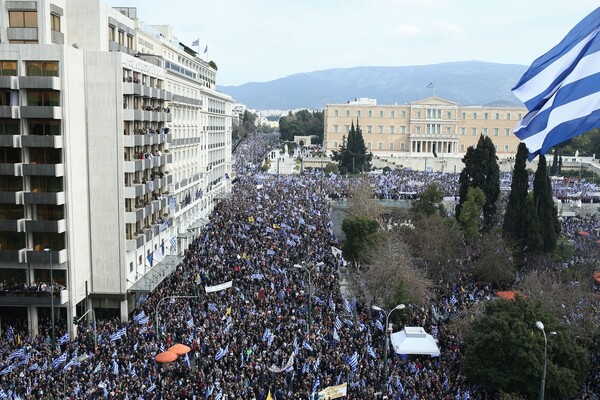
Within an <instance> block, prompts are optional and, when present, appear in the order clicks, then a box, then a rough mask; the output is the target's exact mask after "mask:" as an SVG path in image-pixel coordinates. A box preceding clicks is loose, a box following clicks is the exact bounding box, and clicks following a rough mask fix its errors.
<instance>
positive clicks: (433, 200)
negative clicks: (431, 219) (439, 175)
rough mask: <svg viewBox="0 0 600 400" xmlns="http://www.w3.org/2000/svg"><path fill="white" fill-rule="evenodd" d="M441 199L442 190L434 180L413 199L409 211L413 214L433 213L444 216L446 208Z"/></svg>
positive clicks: (442, 197) (442, 195)
mask: <svg viewBox="0 0 600 400" xmlns="http://www.w3.org/2000/svg"><path fill="white" fill-rule="evenodd" d="M443 200H444V192H443V191H442V190H441V189H440V188H439V186H438V185H437V184H436V183H435V182H434V183H432V184H430V185H429V186H427V187H426V188H425V190H423V191H422V192H421V194H420V195H419V198H418V199H417V200H415V201H413V203H412V206H411V211H412V212H413V213H414V214H415V216H421V215H427V216H429V215H432V214H435V213H438V214H440V216H445V215H446V209H445V208H444V204H443V203H442V201H443Z"/></svg>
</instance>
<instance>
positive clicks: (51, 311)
mask: <svg viewBox="0 0 600 400" xmlns="http://www.w3.org/2000/svg"><path fill="white" fill-rule="evenodd" d="M44 251H45V252H47V253H48V262H49V263H50V321H51V323H52V336H51V338H52V341H51V342H50V343H51V344H52V348H53V349H54V279H53V277H52V249H49V248H46V249H44Z"/></svg>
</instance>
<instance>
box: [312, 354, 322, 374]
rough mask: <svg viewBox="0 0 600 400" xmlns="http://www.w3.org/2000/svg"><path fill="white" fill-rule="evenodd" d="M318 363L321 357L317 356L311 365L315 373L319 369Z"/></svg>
mask: <svg viewBox="0 0 600 400" xmlns="http://www.w3.org/2000/svg"><path fill="white" fill-rule="evenodd" d="M319 364H321V357H319V358H317V361H315V365H313V370H314V371H315V373H316V372H317V370H318V369H319Z"/></svg>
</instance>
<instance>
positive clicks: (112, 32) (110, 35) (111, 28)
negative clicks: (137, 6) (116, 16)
mask: <svg viewBox="0 0 600 400" xmlns="http://www.w3.org/2000/svg"><path fill="white" fill-rule="evenodd" d="M108 40H110V41H111V42H114V41H115V27H114V26H110V25H109V26H108Z"/></svg>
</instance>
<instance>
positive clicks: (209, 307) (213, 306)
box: [208, 303, 219, 312]
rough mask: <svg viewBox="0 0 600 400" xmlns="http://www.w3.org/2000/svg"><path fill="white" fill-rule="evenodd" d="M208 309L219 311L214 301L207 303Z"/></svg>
mask: <svg viewBox="0 0 600 400" xmlns="http://www.w3.org/2000/svg"><path fill="white" fill-rule="evenodd" d="M208 311H212V312H219V309H218V308H217V306H216V305H215V304H214V303H208Z"/></svg>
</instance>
